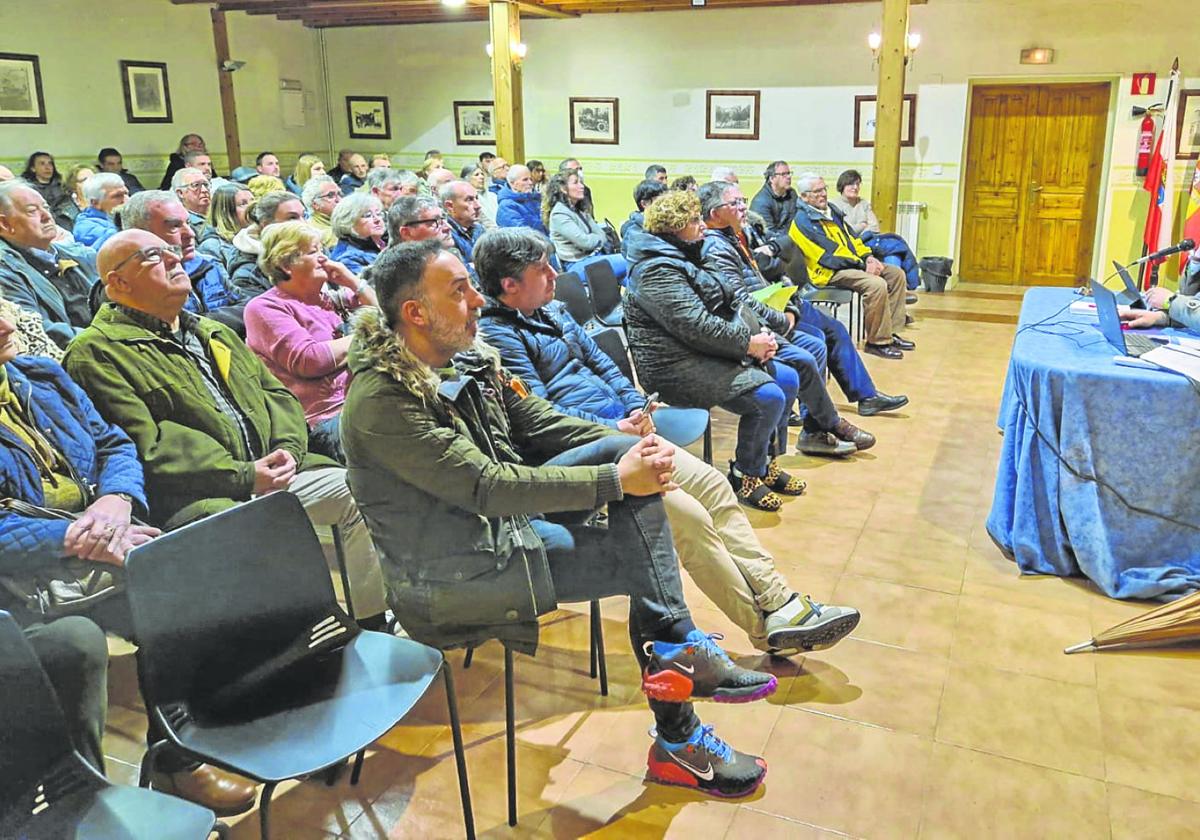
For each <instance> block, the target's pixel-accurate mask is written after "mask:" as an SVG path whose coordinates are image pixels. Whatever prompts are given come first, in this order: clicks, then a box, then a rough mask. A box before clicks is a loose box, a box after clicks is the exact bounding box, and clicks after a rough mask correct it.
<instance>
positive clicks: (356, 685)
mask: <svg viewBox="0 0 1200 840" xmlns="http://www.w3.org/2000/svg"><path fill="white" fill-rule="evenodd" d="M126 571H127V573H128V582H129V602H130V607H131V610H132V613H133V625H134V630H135V633H136V635H137V638H138V641H139V644H140V648H139V650H138V659H139V665H140V671H141V675H142V693H143V696H144V698H145V701H146V708H147V711H148V713H149V714H151V715H153V716H154V719H155V720H156V721H157V722H158V723H159V725H160V726H161V727H162V729H163V731H164V732H165V733H166V738H167V740H166V741H163V742H160V743H158V744H155V745H154V746H153V747H152V748H151V749H150V751H149V752H148V753H147V754H146V757H145V759H143V762H142V784H143V785H145V783H146V780H147V778H148V775H149V772H150V770H151V768H152V766H153V762H154V759H155V757H156V756H157V754H158V753H159V752H160V751H161V750H162V749H163V748H164V747H166V746H167V744H168V743H169V744H170V746H172V747H174V748H175V749H176V750H178V751H179V752H181V753H183V754H185V755H187V756H189V757H191V758H194V759H196V760H198V761H204V762H208V763H210V764H214V765H216V766H219V767H223V768H225V769H227V770H230V771H233V772H235V773H240V774H241V775H243V776H247V777H249V778H251V779H254V780H256V781H258V782H262V783H264V785H265V787H264V788H263V791H262V795H261V798H260V800H259V815H260V818H261V822H262V836H263V837H264V838H266V837H267V836H268V832H269V809H270V799H271V794H272V793H273V791H274V790H275V786H276V785H277V784H278V783H279V782H282V781H284V780H286V779H292V778H296V777H299V776H304V775H309V774H313V773H316V772H317V771H319V770H323V769H325V768H328V767H331V766H334V765H336V764H338V763H340V762H341V761H343V760H345V759H346V758H347V757H348V756H350V755H356V759H355V764H354V771H353V773H352V774H351V777H350V783H351V784H355V783H357V782H358V776H359V773H360V772H361V770H362V762H363V755H364V753H365V751H366V748H367V746H368V745H370V744H371V743H372V742H373V741H374V740H375V739H377V738H378V737H380V736H381V735H383V734H384V733H385V732H387V731H388V730H389V729H391V728H392V727H393V726H394V725H395V724H396V723H397V722H399V720H400V719H401V718H403V717H404V715H405V714H406V713H407V712H408V710H409V709H411V708H412V707H413V705H414V704H416V702H417V701H418V700H419V699H420V698H421V696H422V695H423V694H424V693H425V691H426V690H427V689H428V688H429V686H430V684H431V683H432V682H433V681H434V679H436V678H437V675H438V671H439V670H440V671H441V673H442V675H443V679H444V680H445V683H446V695H447V701H448V704H449V710H450V727H451V731H452V734H453V738H454V753H455V759H456V760H457V762H458V778H459V792H460V795H461V797H462V805H463V820H464V822H465V824H466V829H467V834H468V836H474V824H473V821H472V817H471V810H470V792H469V789H468V786H467V776H466V764H465V762H464V758H463V748H462V732H461V729H460V727H459V721H458V709H457V704H456V700H455V694H454V682H453V678H452V676H451V673H450V668H449V667H448V666H447V665H446V663H445V660H444V659H443V657H442V654H441V652H439V651H438V650H436V649H434V648H431V647H428V646H426V645H422V644H419V643H417V642H414V641H410V640H408V639H398V638H395V637H394V636H388V635H386V634H384V633H370V632H365V631H362V630H360V629H359V628H358V626H357V625H355V624H354V623H353V622H352V621H351V620H350V619H349V618H348V617H347V616H346V614H345V613H344V612H343V611H342V609H341V608H340V607H339V606H338V604H337V602H336V600H335V599H334V592H333V585H332V582H331V581H330V578H329V572H328V570H327V568H326V565H325V558H324V554H323V553H322V551H321V545H320V543H319V542H318V541H317V537H316V534H315V533H314V532H313V529H312V525H311V524H309V520H308V517H307V516H306V515H305V513H304V509H303V507H301V505H300V502H299V501H298V500H297V499H296V497H295V496H293V495H291V494H290V493H272V494H270V495H268V496H265V497H262V498H259V499H255V500H253V501H251V502H247V503H246V504H243V505H239V506H237V507H235V508H231V509H230V510H227V511H224V512H222V513H219V514H217V515H215V516H211V517H209V518H207V519H203V520H200V521H199V522H196V523H193V524H191V525H188V526H186V527H184V528H181V529H179V530H177V531H173V532H171V533H169V534H165V535H163V536H162V537H159V538H158V539H156V540H154V541H152V542H150V543H147V544H146V545H144V546H141V547H139V548H137V549H135V550H134V551H132V552H131V553H130V555H129V558H128V560H127V561H126Z"/></svg>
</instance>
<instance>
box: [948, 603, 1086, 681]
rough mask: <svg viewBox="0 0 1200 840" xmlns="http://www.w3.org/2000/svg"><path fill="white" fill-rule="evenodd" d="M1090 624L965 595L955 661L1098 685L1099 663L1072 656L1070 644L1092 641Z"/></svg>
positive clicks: (1072, 617) (961, 605)
mask: <svg viewBox="0 0 1200 840" xmlns="http://www.w3.org/2000/svg"><path fill="white" fill-rule="evenodd" d="M1090 629H1091V628H1090V625H1089V623H1088V620H1087V619H1086V618H1084V617H1082V616H1073V615H1064V614H1062V613H1059V612H1054V611H1050V610H1039V609H1032V608H1030V607H1016V606H1012V605H1010V604H1003V603H998V602H996V601H993V600H988V599H983V598H974V597H971V596H968V595H963V596H962V597H961V598H959V599H958V624H957V625H956V629H955V635H954V647H953V651H952V653H951V658H953V659H954V661H955V662H974V663H977V664H979V665H989V666H991V667H994V668H1000V669H1003V670H1005V671H1017V672H1020V673H1022V674H1031V675H1033V676H1035V677H1045V678H1047V679H1051V680H1061V681H1063V682H1072V683H1079V684H1080V685H1095V684H1096V669H1095V667H1094V665H1093V661H1094V660H1093V659H1092V658H1091V657H1087V656H1067V655H1065V654H1064V653H1063V652H1062V651H1063V648H1064V647H1066V646H1068V645H1073V644H1075V643H1076V642H1079V641H1083V640H1084V639H1087V638H1088V636H1089V634H1090Z"/></svg>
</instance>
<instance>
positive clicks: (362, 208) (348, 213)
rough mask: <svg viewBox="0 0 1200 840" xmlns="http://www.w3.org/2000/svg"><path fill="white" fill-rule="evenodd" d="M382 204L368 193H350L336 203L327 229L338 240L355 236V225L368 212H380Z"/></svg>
mask: <svg viewBox="0 0 1200 840" xmlns="http://www.w3.org/2000/svg"><path fill="white" fill-rule="evenodd" d="M382 209H383V204H382V203H381V202H380V201H379V199H378V198H376V197H375V196H373V195H371V194H370V193H362V192H352V193H350V195H348V196H346V197H345V198H343V199H342V200H341V201H339V202H338V206H337V207H334V208H333V213H332V214H331V215H330V217H329V227H330V229H331V230H332V231H333V235H334V236H336V237H337V238H338V239H345V238H346V237H348V236H357V234H356V233H355V232H354V225H355V223H356V222H357V221H358V220H359V219H361V218H362V217H363V214H364V213H366V212H368V211H370V210H382Z"/></svg>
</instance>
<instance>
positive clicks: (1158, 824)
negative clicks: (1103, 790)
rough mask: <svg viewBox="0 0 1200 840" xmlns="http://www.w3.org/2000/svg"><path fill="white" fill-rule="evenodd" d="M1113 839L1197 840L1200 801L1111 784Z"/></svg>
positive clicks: (1110, 805)
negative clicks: (1190, 800)
mask: <svg viewBox="0 0 1200 840" xmlns="http://www.w3.org/2000/svg"><path fill="white" fill-rule="evenodd" d="M1108 816H1109V819H1110V820H1111V821H1112V838H1113V840H1194V838H1195V837H1196V835H1197V827H1198V826H1200V804H1197V803H1196V802H1188V801H1186V800H1183V799H1175V798H1174V797H1170V796H1162V795H1160V794H1157V793H1149V792H1148V791H1144V790H1138V789H1136V788H1131V787H1125V786H1124V785H1118V784H1113V783H1112V782H1109V783H1108Z"/></svg>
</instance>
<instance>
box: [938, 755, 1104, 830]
mask: <svg viewBox="0 0 1200 840" xmlns="http://www.w3.org/2000/svg"><path fill="white" fill-rule="evenodd" d="M1106 805H1107V802H1106V797H1105V789H1104V783H1103V782H1101V781H1100V780H1098V779H1089V778H1087V777H1085V776H1076V775H1073V774H1070V773H1063V772H1060V771H1058V770H1048V769H1046V768H1044V767H1037V766H1035V765H1032V764H1026V763H1024V762H1021V761H1013V760H1011V759H1007V758H999V757H997V756H993V755H988V754H986V753H981V752H976V751H974V750H968V749H963V748H961V747H953V746H949V745H947V744H937V745H935V746H934V748H933V762H932V765H931V768H930V772H929V778H928V782H927V783H926V786H925V806H924V810H923V812H922V814H921V837H922V838H929V840H940V838H947V840H950V838H966V837H969V838H972V840H985V838H1018V837H1030V838H1032V837H1053V838H1064V840H1065V838H1081V840H1082V838H1096V840H1102V838H1107V837H1108V814H1107V813H1106Z"/></svg>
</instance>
